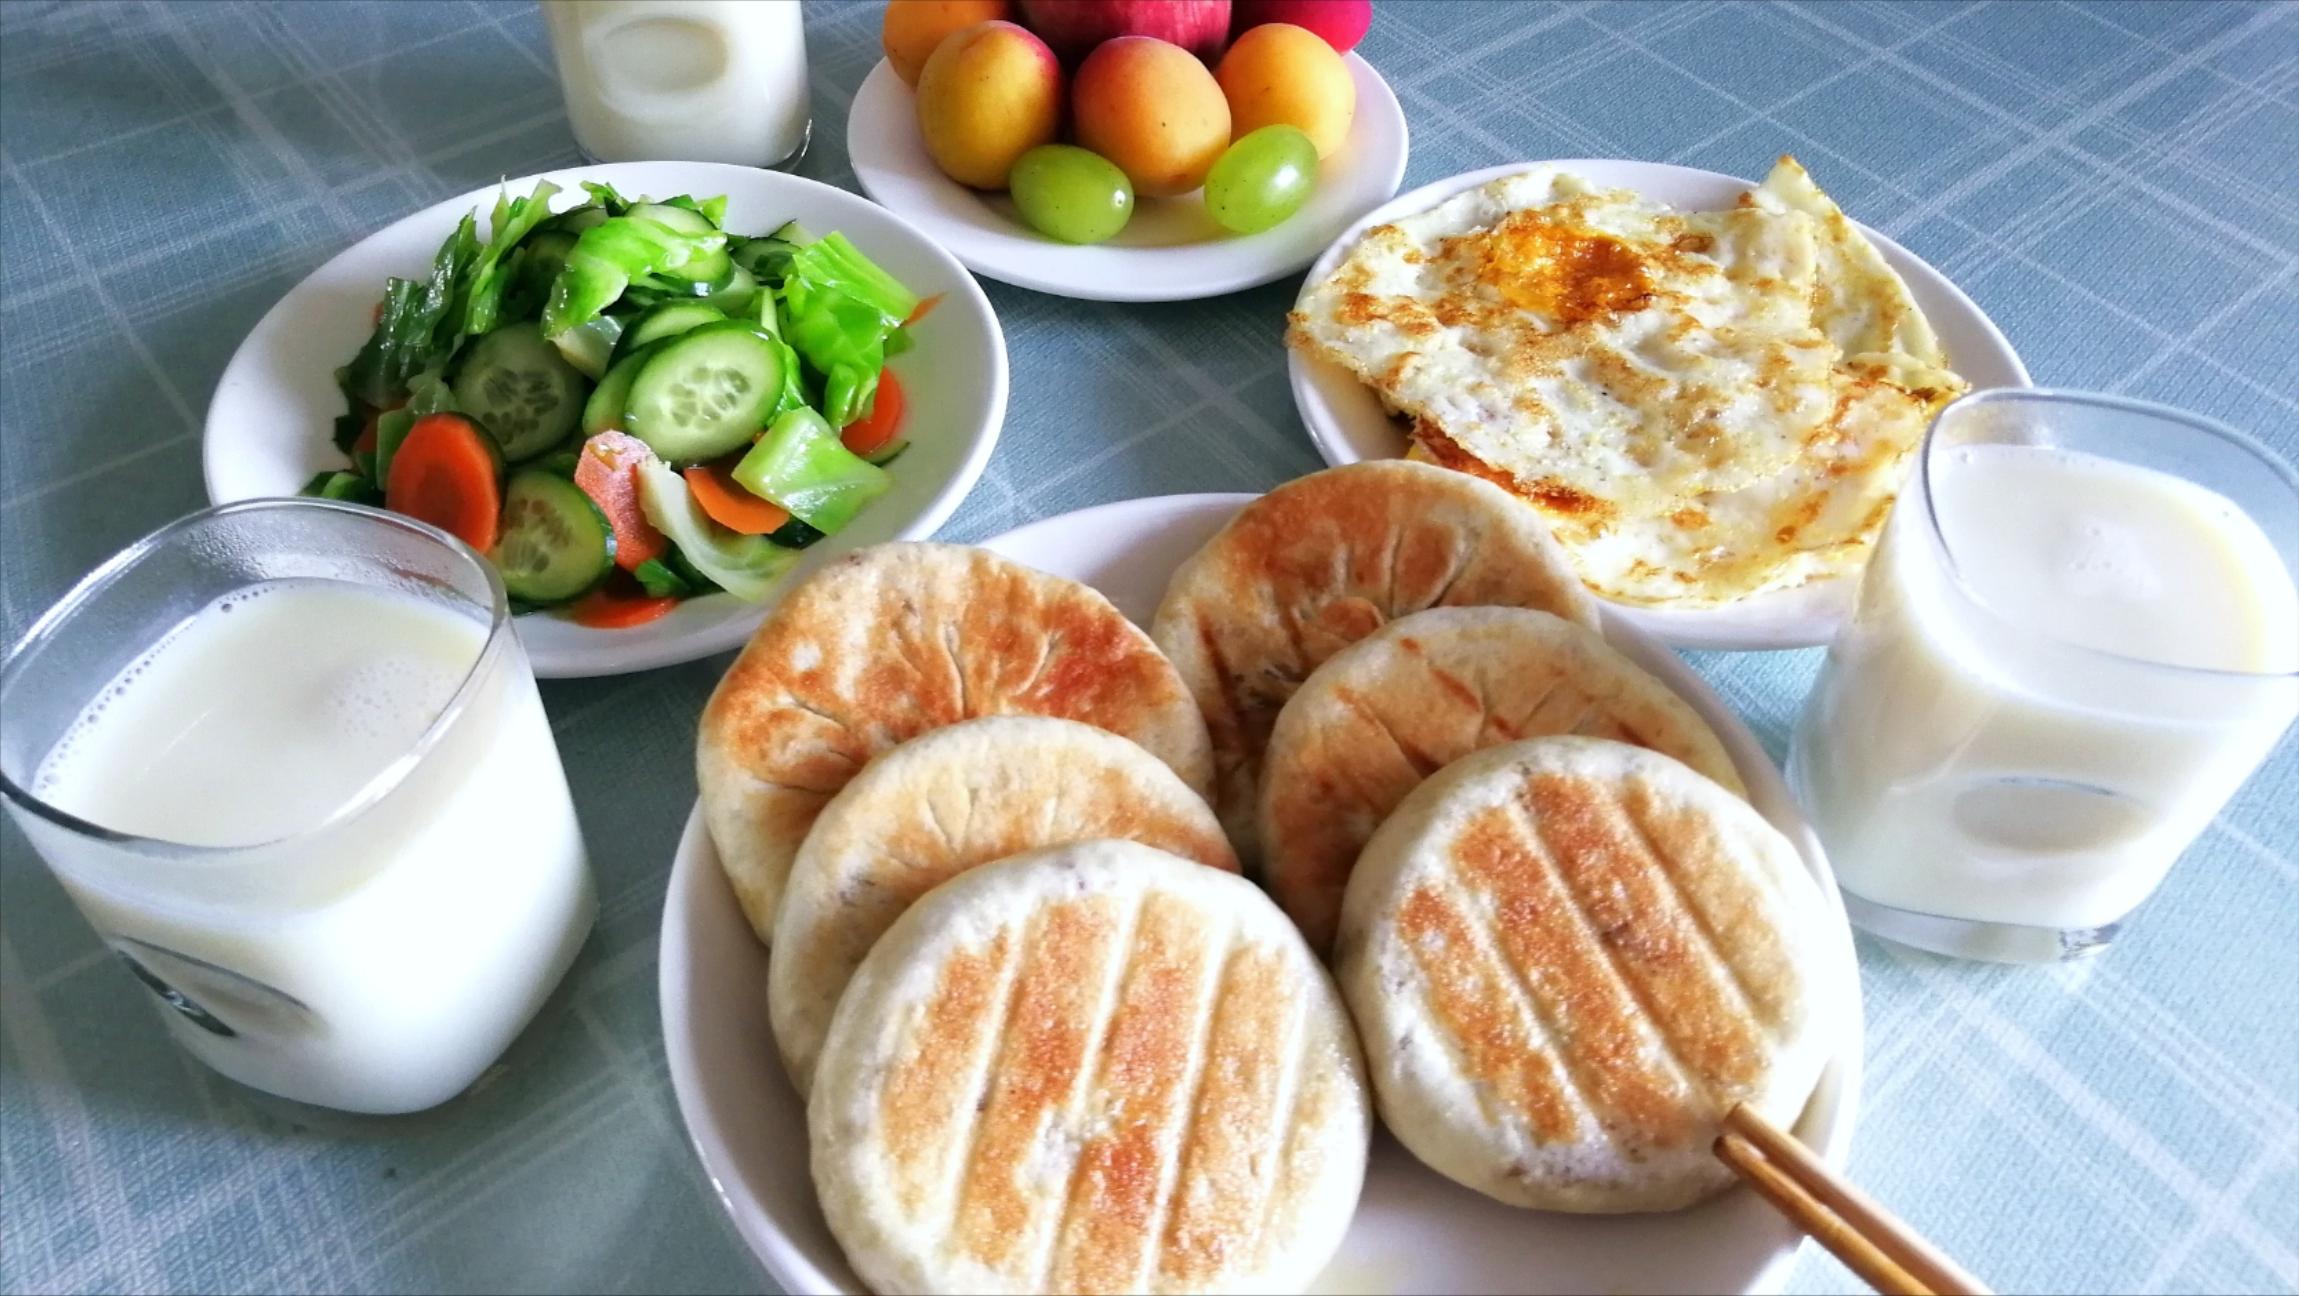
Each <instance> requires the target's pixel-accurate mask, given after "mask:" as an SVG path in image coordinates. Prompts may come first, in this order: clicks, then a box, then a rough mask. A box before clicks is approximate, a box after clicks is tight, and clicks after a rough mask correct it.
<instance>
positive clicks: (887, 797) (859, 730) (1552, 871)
mask: <svg viewBox="0 0 2299 1296" xmlns="http://www.w3.org/2000/svg"><path fill="white" fill-rule="evenodd" d="M1600 624H1601V619H1600V616H1599V613H1598V611H1597V609H1596V605H1595V604H1594V602H1593V601H1592V600H1591V599H1590V598H1589V597H1588V595H1587V594H1586V593H1585V592H1584V591H1583V590H1582V589H1581V587H1580V585H1579V584H1578V582H1577V581H1576V580H1575V579H1574V578H1573V576H1572V574H1571V571H1570V569H1569V568H1568V567H1567V566H1566V565H1565V564H1564V562H1563V560H1562V558H1561V556H1560V555H1559V553H1558V551H1557V549H1556V546H1555V544H1554V542H1553V541H1552V540H1551V539H1550V538H1549V536H1548V534H1547V532H1546V530H1545V527H1544V524H1543V523H1542V521H1541V519H1540V517H1539V515H1538V514H1537V513H1535V512H1534V511H1533V510H1531V509H1530V508H1529V507H1527V506H1526V505H1524V504H1523V503H1521V502H1520V501H1518V500H1516V499H1515V498H1513V497H1512V496H1510V495H1508V494H1507V493H1506V492H1504V491H1502V490H1500V489H1499V488H1498V487H1494V486H1492V485H1489V484H1487V483H1485V482H1482V481H1480V480H1477V479H1475V478H1472V477H1467V476H1463V475H1460V474H1456V473H1453V472H1450V471H1448V470H1445V469H1441V468H1435V467H1430V466H1427V465H1422V464H1417V463H1410V462H1385V463H1368V464H1360V465H1354V466H1351V467H1347V468H1339V469H1333V470H1330V471H1327V472H1321V473H1317V474H1314V475H1312V476H1309V477H1305V478H1302V479H1299V480H1297V481H1294V482H1291V483H1288V484H1287V485H1285V486H1282V487H1279V488H1278V489H1277V490H1275V491H1273V492H1271V493H1270V494H1269V495H1267V496H1265V497H1263V498H1262V499H1260V500H1258V501H1256V502H1254V503H1252V504H1250V505H1248V506H1247V507H1246V508H1245V509H1243V510H1242V511H1241V512H1240V513H1239V514H1238V515H1237V516H1236V518H1235V519H1233V520H1232V521H1231V522H1230V523H1229V525H1228V526H1226V527H1225V528H1224V529H1223V530H1222V531H1221V532H1220V533H1218V534H1217V535H1216V536H1215V537H1214V538H1213V539H1212V540H1211V541H1210V542H1209V543H1208V544H1207V545H1206V546H1205V547H1204V549H1203V550H1201V551H1200V552H1199V553H1198V554H1197V555H1196V556H1195V557H1193V558H1192V559H1190V560H1189V561H1188V562H1186V563H1184V564H1183V565H1182V567H1181V568H1180V570H1179V571H1178V572H1177V573H1176V574H1175V576H1174V578H1173V581H1172V584H1171V586H1170V587H1169V589H1168V591H1167V595H1166V598H1165V601H1164V603H1163V605H1162V606H1161V607H1160V608H1159V609H1158V612H1157V616H1156V618H1155V621H1154V623H1153V625H1152V627H1151V630H1150V632H1149V633H1144V632H1143V631H1142V630H1141V629H1140V628H1138V627H1136V626H1134V625H1133V624H1132V623H1131V622H1129V621H1127V620H1126V618H1125V617H1124V616H1123V615H1122V614H1121V613H1120V612H1119V611H1118V610H1117V609H1116V608H1115V607H1114V606H1112V605H1111V604H1110V603H1109V602H1108V600H1107V599H1105V598H1103V597H1102V596H1101V595H1100V594H1099V593H1097V592H1095V591H1094V590H1092V589H1090V588H1087V587H1086V586H1084V585H1081V584H1078V583H1076V582H1074V581H1069V580H1064V579H1061V578H1058V577H1054V576H1049V575H1046V574H1044V573H1042V572H1037V571H1034V570H1031V569H1029V568H1027V567H1023V566H1021V565H1019V564H1016V563H1013V562H1011V561H1008V560H1006V559H1003V558H1000V557H997V556H995V555H992V554H990V553H987V552H985V551H981V550H975V549H968V548H962V547H956V546H946V545H927V544H897V545H884V546H880V547H877V548H874V549H869V550H864V551H861V552H858V553H856V554H853V555H850V556H848V557H847V558H846V559H844V560H842V561H840V562H838V563H835V564H832V565H831V566H829V567H826V568H824V569H823V570H821V571H820V572H818V573H816V574H815V575H814V576H813V577H812V578H810V579H809V580H808V581H806V582H805V583H804V584H802V585H801V586H799V587H798V588H796V589H793V590H792V591H791V592H790V593H789V595H788V596H787V597H786V598H785V599H784V600H783V602H782V603H781V604H780V605H779V606H778V607H777V608H776V609H775V611H774V612H773V614H772V615H770V616H769V618H768V619H767V621H766V622H765V624H764V625H762V626H761V628H760V630H759V632H758V634H757V635H756V637H755V638H754V639H753V640H752V641H751V643H750V645H749V647H747V648H746V649H745V650H744V652H743V653H742V655H741V657H740V658H739V659H738V660H737V661H736V663H735V664H734V666H733V667H732V669H730V670H729V672H728V674H727V676H726V678H725V680H724V681H723V682H722V683H721V684H720V686H719V689H718V691H717V693H716V694H715V695H714V696H713V698H712V699H711V702H710V705H709V707H708V708H707V709H706V710H705V712H704V716H703V722H702V730H701V735H700V741H699V746H698V768H699V774H700V779H701V786H702V797H703V808H704V815H705V819H706V822H707V824H708V826H709V828H710V832H711V836H712V840H713V842H714V844H715V846H716V847H717V850H718V854H719V857H720V860H721V862H722V864H723V865H724V867H725V869H726V871H727V874H728V877H729V879H730V880H731V881H732V883H733V886H734V890H735V893H736V896H737V898H738V899H739V901H740V902H741V904H742V906H743V909H744V912H745V913H746V915H747V916H748V917H749V919H750V922H751V925H752V927H753V929H754V930H755V931H756V932H757V933H758V935H759V937H760V939H762V940H764V941H767V942H768V944H769V946H770V955H769V967H770V973H769V977H768V985H767V1000H768V1010H769V1013H770V1016H771V1020H772V1023H773V1027H774V1034H775V1038H776V1041H777V1043H778V1044H779V1046H780V1048H781V1051H782V1054H783V1059H784V1062H785V1064H786V1066H787V1068H788V1070H789V1073H790V1076H791V1080H792V1082H793V1084H794V1085H795V1086H796V1087H797V1088H798V1090H799V1091H800V1093H801V1094H804V1095H806V1096H807V1099H808V1106H807V1117H808V1125H809V1131H810V1135H811V1142H812V1160H813V1165H812V1169H813V1174H814V1180H815V1186H816V1189H817V1193H818V1195H819V1197H820V1200H821V1203H822V1208H823V1212H824V1215H825V1217H826V1219H827V1221H828V1223H829V1225H830V1228H831V1231H832V1233H833V1234H834V1235H835V1236H836V1237H837V1239H838V1240H839V1242H840V1244H841V1245H842V1246H843V1247H844V1249H845V1250H846V1253H847V1255H848V1258H849V1259H850V1260H851V1261H852V1263H853V1265H854V1268H855V1270H856V1272H857V1273H859V1274H860V1275H861V1276H862V1278H863V1279H864V1281H866V1282H867V1283H869V1284H870V1285H871V1286H872V1287H873V1288H874V1289H876V1290H879V1291H881V1292H897V1291H1157V1292H1191V1291H1270V1290H1280V1289H1298V1288H1299V1287H1301V1286H1303V1285H1304V1284H1306V1283H1307V1282H1309V1281H1310V1280H1311V1279H1312V1278H1313V1277H1314V1276H1315V1275H1316V1274H1317V1272H1318V1271H1319V1270H1320V1269H1321V1268H1322V1267H1323V1266H1324V1264H1325V1263H1326V1261H1327V1260H1328V1259H1330V1257H1331V1256H1332V1254H1333V1252H1334V1250H1335V1249H1336V1248H1337V1247H1338V1246H1339V1244H1340V1241H1341V1238H1342V1235H1343V1233H1344V1232H1345V1231H1346V1230H1347V1227H1348V1224H1349V1220H1350V1217H1351V1215H1352V1213H1353V1212H1354V1210H1355V1207H1356V1201H1357V1196H1358V1192H1359V1189H1360V1186H1361V1184H1362V1181H1363V1178H1364V1173H1365V1164H1366V1151H1367V1144H1368V1139H1369V1137H1370V1128H1371V1117H1372V1114H1373V1112H1374V1111H1375V1110H1377V1111H1378V1113H1379V1115H1380V1117H1381V1119H1382V1120H1383V1122H1384V1123H1385V1124H1387V1125H1388V1126H1389V1128H1390V1129H1391V1131H1392V1132H1393V1133H1394V1134H1395V1135H1396V1136H1397V1137H1398V1139H1399V1140H1400V1141H1401V1142H1403V1143H1404V1144H1405V1146H1406V1147H1408V1148H1409V1149H1411V1150H1412V1151H1413V1152H1414V1153H1415V1154H1416V1155H1417V1156H1419V1157H1420V1158H1421V1159H1422V1160H1423V1161H1425V1162H1426V1163H1428V1164H1429V1165H1430V1166H1431V1167H1433V1168H1435V1169H1436V1170H1438V1171H1440V1172H1442V1173H1443V1174H1445V1175H1447V1176H1449V1177H1451V1178H1453V1179H1455V1180H1457V1181H1459V1182H1461V1183H1463V1184H1466V1185H1468V1186H1469V1187H1472V1188H1475V1189H1477V1190H1478V1191H1480V1192H1484V1193H1487V1194H1489V1195H1491V1196H1493V1197H1496V1198H1498V1199H1500V1200H1503V1201H1508V1202H1514V1203H1518V1204H1521V1205H1526V1206H1532V1207H1540V1208H1546V1209H1557V1210H1577V1211H1621V1210H1654V1209H1668V1208H1673V1207H1678V1206H1683V1205H1686V1204H1688V1203H1690V1202H1693V1201H1697V1200H1700V1199H1701V1198H1704V1197H1706V1196H1709V1195H1711V1194H1713V1193H1714V1192H1716V1191H1718V1190H1720V1189H1721V1188H1723V1187H1724V1186H1725V1185H1726V1183H1727V1182H1728V1181H1729V1174H1728V1172H1726V1171H1725V1170H1724V1168H1723V1167H1722V1166H1721V1165H1720V1164H1719V1163H1717V1162H1716V1161H1714V1159H1713V1158H1711V1157H1710V1156H1709V1155H1708V1152H1707V1149H1708V1146H1709V1144H1710V1142H1711V1141H1712V1140H1713V1139H1714V1137H1715V1134H1716V1128H1717V1125H1718V1122H1719V1121H1720V1120H1721V1119H1722V1117H1723V1115H1724V1113H1725V1112H1727V1111H1728V1110H1730V1109H1731V1108H1732V1107H1733V1106H1735V1105H1737V1104H1740V1103H1744V1102H1745V1103H1748V1104H1750V1105H1751V1106H1752V1107H1753V1108H1754V1109H1755V1110H1757V1111H1759V1112H1761V1113H1762V1114H1764V1115H1766V1116H1768V1117H1770V1118H1772V1119H1774V1120H1777V1121H1780V1122H1782V1123H1784V1124H1785V1123H1789V1122H1792V1121H1793V1120H1794V1118H1795V1116H1796V1114H1797V1112H1798V1111H1799V1110H1800V1109H1801V1108H1802V1106H1803V1104H1804V1102H1805V1099H1806V1097H1807V1096H1808V1094H1809V1092H1810V1090H1811V1088H1812V1086H1813V1084H1814V1082H1815V1081H1816V1079H1817V1077H1818V1074H1819V1071H1820V1067H1821V1064H1822V1062H1823V1060H1824V1058H1825V1055H1826V1052H1827V1048H1826V1045H1827V1043H1828V1042H1829V1041H1828V1038H1827V1036H1828V1033H1829V1029H1830V1027H1832V1026H1833V1024H1834V1022H1835V1021H1836V1012H1837V1010H1838V1003H1837V1001H1836V999H1835V996H1836V995H1838V994H1840V993H1842V988H1841V987H1838V986H1835V985H1831V984H1826V983H1825V981H1826V979H1825V978H1820V977H1816V976H1815V975H1813V973H1812V970H1811V962H1812V957H1811V953H1810V952H1811V951H1813V950H1815V949H1817V948H1819V947H1821V946H1823V945H1824V944H1825V943H1826V940H1827V939H1828V933H1829V918H1828V915H1827V912H1826V909H1825V907H1824V905H1823V902H1822V898H1821V895H1820V892H1819V889H1818V887H1817V885H1816V884H1815V883H1814V881H1813V879H1812V878H1811V877H1810V876H1809V875H1808V874H1807V873H1806V872H1805V870H1804V867H1803V865H1802V863H1801V861H1800V859H1799V857H1798V855H1797V853H1796V851H1795V850H1794V848H1793V847H1792V846H1791V845H1790V844H1789V842H1788V841H1787V840H1786V839H1785V838H1784V837H1782V836H1781V835H1780V833H1779V832H1778V831H1777V830H1775V829H1774V828H1772V827H1771V826H1770V825H1769V824H1768V823H1767V822H1766V821H1765V820H1764V819H1763V817H1762V816H1760V815H1759V814H1757V813H1756V811H1755V810H1753V809H1752V808H1750V807H1749V805H1748V804H1747V803H1746V801H1745V800H1744V799H1743V797H1744V795H1745V794H1744V791H1743V788H1742V785H1741V781H1740V777H1739V774H1738V772H1737V771H1736V770H1735V768H1734V765H1733V761H1732V759H1731V757H1730V756H1729V755H1728V754H1727V752H1726V751H1725V749H1724V747H1723V745H1722V744H1721V743H1720V742H1719V740H1718V739H1717V737H1716V735H1715V734H1714V733H1712V732H1710V730H1709V729H1708V727H1707V726H1706V725H1705V724H1704V723H1703V722H1702V720H1701V719H1700V717H1699V715H1698V714H1697V713H1696V712H1695V711H1694V710H1693V709H1692V708H1691V707H1690V706H1689V705H1687V704H1686V703H1685V702H1684V701H1683V700H1682V699H1680V698H1678V697H1677V696H1676V695H1675V694H1674V693H1673V692H1671V691H1670V690H1669V689H1668V688H1667V687H1666V686H1665V685H1663V684H1662V683H1660V682H1659V681H1658V680H1657V679H1655V678H1654V677H1652V676H1651V675H1650V674H1648V673H1646V672H1645V671H1643V670H1642V669H1640V668H1639V667H1637V666H1636V665H1635V664H1634V663H1632V662H1631V661H1629V660H1628V659H1627V658H1626V657H1624V656H1622V655H1621V654H1619V653H1618V652H1616V651H1615V650H1614V649H1613V648H1611V647H1610V646H1609V645H1608V644H1607V643H1606V641H1605V639H1604V636H1603V635H1602V633H1601V632H1600V629H1599V627H1600ZM1241 859H1242V860H1243V861H1245V862H1246V866H1247V868H1246V872H1247V873H1248V875H1249V876H1250V879H1251V880H1249V876H1241V875H1240V874H1241V869H1240V860H1241ZM1256 882H1258V883H1259V884H1260V885H1259V886H1256V885H1255V883H1256ZM1325 959H1330V962H1331V968H1332V972H1331V973H1330V974H1329V973H1328V971H1327V966H1326V963H1325V962H1324V961H1323V960H1325ZM1336 977H1338V984H1337V983H1336ZM1368 1076H1369V1077H1370V1082H1371V1083H1370V1085H1368V1083H1367V1081H1368Z"/></svg>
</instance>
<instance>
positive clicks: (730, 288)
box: [703, 265, 758, 319]
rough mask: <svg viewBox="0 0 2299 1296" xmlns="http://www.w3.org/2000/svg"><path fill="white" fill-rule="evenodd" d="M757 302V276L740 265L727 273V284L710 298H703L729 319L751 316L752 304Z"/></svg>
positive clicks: (720, 287) (721, 286) (718, 288)
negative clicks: (738, 316)
mask: <svg viewBox="0 0 2299 1296" xmlns="http://www.w3.org/2000/svg"><path fill="white" fill-rule="evenodd" d="M757 300H758V278H757V276H755V275H753V274H751V272H750V271H748V270H745V269H743V268H742V267H741V266H739V265H738V266H735V267H733V268H732V269H731V270H729V271H728V272H727V279H726V282H725V283H723V284H720V285H719V286H718V287H717V288H716V289H714V290H713V291H712V292H711V295H710V296H708V297H705V298H703V301H704V302H706V303H708V304H709V305H712V306H716V307H717V308H718V309H719V311H720V313H722V314H724V315H725V316H726V317H727V318H728V319H733V318H734V317H735V316H737V315H747V314H749V312H750V308H751V306H752V304H753V303H755V302H756V301H757Z"/></svg>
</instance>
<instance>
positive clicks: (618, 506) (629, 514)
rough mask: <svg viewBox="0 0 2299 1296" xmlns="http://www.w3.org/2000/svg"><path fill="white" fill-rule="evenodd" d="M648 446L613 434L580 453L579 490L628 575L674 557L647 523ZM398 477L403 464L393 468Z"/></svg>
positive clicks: (625, 434)
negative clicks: (643, 483) (603, 519)
mask: <svg viewBox="0 0 2299 1296" xmlns="http://www.w3.org/2000/svg"><path fill="white" fill-rule="evenodd" d="M654 453H655V452H654V451H652V450H650V449H648V448H647V443H646V442H644V441H641V440H639V439H638V438H637V437H635V436H632V435H631V434H629V433H628V432H615V431H607V432H601V433H599V434H598V435H597V436H594V437H592V438H591V439H590V440H588V441H585V442H584V443H583V448H582V449H581V450H579V451H577V452H576V453H575V485H576V486H578V487H580V488H582V492H583V493H584V494H585V495H588V496H590V497H591V502H592V503H593V504H596V505H598V506H599V511H600V512H601V513H604V514H606V515H607V525H608V526H610V527H612V528H613V529H614V532H615V565H616V566H618V567H620V568H622V569H623V570H624V571H629V570H631V569H632V568H635V567H637V566H638V565H639V564H640V563H643V562H646V561H647V560H648V559H651V558H660V557H662V556H663V555H664V554H666V553H669V552H670V549H671V542H670V539H669V537H667V536H665V535H664V534H663V533H662V532H660V531H658V530H656V529H655V524H654V523H652V522H649V521H647V513H646V510H645V509H644V508H642V507H640V505H639V478H638V471H639V465H640V464H643V463H645V462H646V461H647V460H649V459H652V458H653V457H654ZM392 467H393V471H394V473H395V474H396V472H397V468H398V465H397V464H396V463H394V464H393V465H392Z"/></svg>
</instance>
